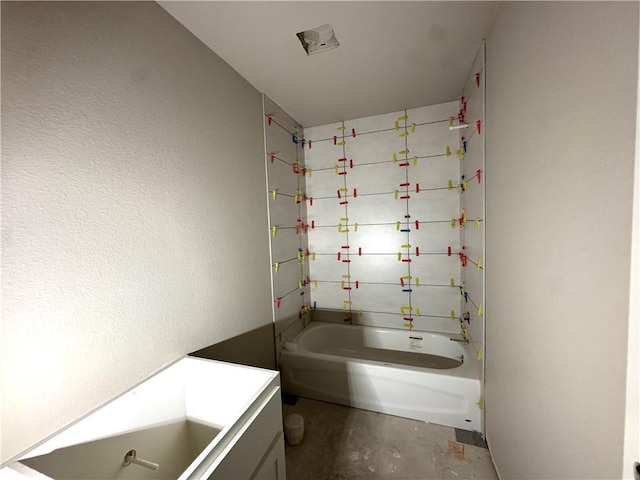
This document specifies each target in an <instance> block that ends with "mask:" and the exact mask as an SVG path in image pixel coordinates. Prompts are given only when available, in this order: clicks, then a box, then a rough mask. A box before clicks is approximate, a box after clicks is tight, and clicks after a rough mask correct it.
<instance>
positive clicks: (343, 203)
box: [340, 200, 349, 205]
mask: <svg viewBox="0 0 640 480" xmlns="http://www.w3.org/2000/svg"><path fill="white" fill-rule="evenodd" d="M348 203H349V202H348V201H346V200H345V201H344V202H340V205H346V204H348Z"/></svg>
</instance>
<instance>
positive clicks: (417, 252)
mask: <svg viewBox="0 0 640 480" xmlns="http://www.w3.org/2000/svg"><path fill="white" fill-rule="evenodd" d="M419 256H420V247H416V257H419Z"/></svg>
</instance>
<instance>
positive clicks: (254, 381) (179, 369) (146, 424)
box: [0, 357, 279, 480]
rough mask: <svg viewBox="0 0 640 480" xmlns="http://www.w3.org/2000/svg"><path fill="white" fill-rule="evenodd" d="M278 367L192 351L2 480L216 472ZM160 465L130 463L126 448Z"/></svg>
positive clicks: (0, 473)
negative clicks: (267, 367)
mask: <svg viewBox="0 0 640 480" xmlns="http://www.w3.org/2000/svg"><path fill="white" fill-rule="evenodd" d="M277 392H279V379H278V373H277V372H275V371H270V370H263V369H259V368H253V367H245V366H240V365H233V364H228V363H224V362H218V361H214V360H206V359H200V358H192V357H184V358H182V359H180V360H179V361H177V362H175V363H174V364H172V365H170V366H168V367H167V368H165V369H163V370H161V371H160V372H158V373H156V374H155V375H153V376H152V377H150V378H148V379H147V380H145V381H144V382H142V383H141V384H139V385H137V386H136V387H134V388H132V389H131V390H129V391H127V392H126V393H124V394H122V395H120V396H119V397H117V398H116V399H114V400H112V401H111V402H109V403H107V404H106V405H104V406H103V407H101V408H99V409H98V410H96V411H94V412H93V413H91V414H89V415H88V416H86V417H84V418H82V419H81V420H79V421H78V422H76V423H74V424H73V425H71V426H70V427H68V428H66V429H65V430H63V431H61V432H59V433H58V434H56V435H54V436H53V437H51V438H50V439H48V440H46V441H45V442H43V443H42V444H40V445H38V446H37V447H36V448H34V449H32V450H31V451H29V452H28V453H27V454H25V455H24V456H23V457H22V458H20V460H19V463H16V464H12V465H9V466H8V467H5V468H4V469H2V470H0V480H5V478H6V479H10V478H38V479H46V478H52V479H63V478H64V479H83V480H84V479H87V478H93V479H97V478H101V479H140V480H144V479H169V478H173V479H175V478H178V479H179V480H186V479H195V478H209V475H210V474H211V472H213V471H214V470H215V467H216V464H217V463H219V462H220V461H221V460H222V457H223V456H224V455H223V454H224V452H225V451H226V450H228V449H229V445H230V444H231V443H233V441H234V438H235V437H236V436H237V435H238V434H239V432H240V431H241V430H242V429H243V428H245V429H246V426H245V424H246V423H248V421H249V420H250V419H251V418H252V414H253V415H255V414H254V413H253V412H254V410H256V408H257V406H259V405H262V404H264V403H265V402H266V401H267V400H269V399H271V398H272V397H274V395H275V393H277ZM132 449H135V450H136V451H137V454H138V457H140V458H142V459H145V460H148V461H151V462H154V463H157V464H159V468H158V469H157V470H152V469H150V468H146V467H143V466H140V465H136V464H132V465H128V466H124V464H123V460H124V456H125V454H126V453H127V452H128V451H129V450H132Z"/></svg>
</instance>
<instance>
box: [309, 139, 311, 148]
mask: <svg viewBox="0 0 640 480" xmlns="http://www.w3.org/2000/svg"><path fill="white" fill-rule="evenodd" d="M309 150H311V140H309Z"/></svg>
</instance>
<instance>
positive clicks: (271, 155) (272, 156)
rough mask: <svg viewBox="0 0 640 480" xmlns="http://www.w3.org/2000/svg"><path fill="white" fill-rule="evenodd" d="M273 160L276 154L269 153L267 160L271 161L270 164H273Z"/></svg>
mask: <svg viewBox="0 0 640 480" xmlns="http://www.w3.org/2000/svg"><path fill="white" fill-rule="evenodd" d="M275 158H276V152H271V153H270V154H269V160H271V163H273V161H274V160H275Z"/></svg>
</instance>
